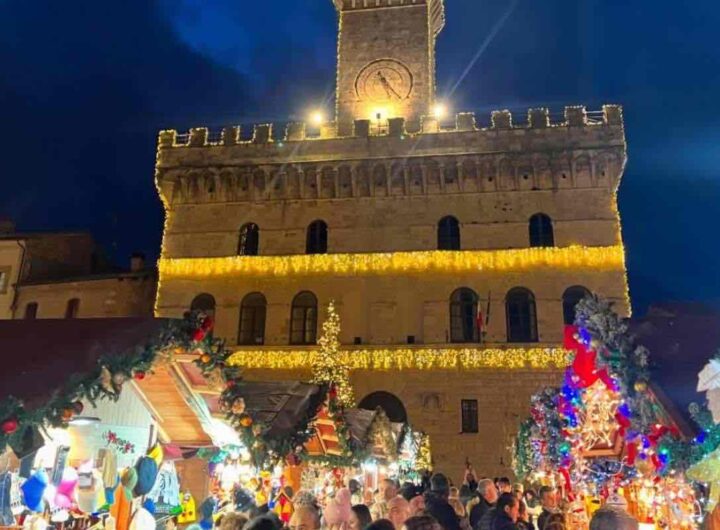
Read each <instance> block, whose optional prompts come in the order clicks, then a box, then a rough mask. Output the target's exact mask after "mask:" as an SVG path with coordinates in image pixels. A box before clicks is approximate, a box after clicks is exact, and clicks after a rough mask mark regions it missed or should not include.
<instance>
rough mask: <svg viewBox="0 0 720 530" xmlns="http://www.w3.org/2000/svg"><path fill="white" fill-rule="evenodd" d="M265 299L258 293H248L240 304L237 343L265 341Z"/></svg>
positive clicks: (259, 342)
mask: <svg viewBox="0 0 720 530" xmlns="http://www.w3.org/2000/svg"><path fill="white" fill-rule="evenodd" d="M266 314H267V301H266V300H265V297H264V296H263V295H262V294H260V293H250V294H249V295H247V296H245V298H243V300H242V303H241V304H240V328H239V329H238V344H264V343H265V316H266Z"/></svg>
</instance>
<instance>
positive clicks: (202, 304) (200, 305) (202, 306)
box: [190, 293, 215, 317]
mask: <svg viewBox="0 0 720 530" xmlns="http://www.w3.org/2000/svg"><path fill="white" fill-rule="evenodd" d="M190 311H202V312H203V313H205V314H206V315H207V316H209V317H215V297H213V295H211V294H207V293H202V294H199V295H197V296H196V297H195V298H193V301H192V303H191V304H190Z"/></svg>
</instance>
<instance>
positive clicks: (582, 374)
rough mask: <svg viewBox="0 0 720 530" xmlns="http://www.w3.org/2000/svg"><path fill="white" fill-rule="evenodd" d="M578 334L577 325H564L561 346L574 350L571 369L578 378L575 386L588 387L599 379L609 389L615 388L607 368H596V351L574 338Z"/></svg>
mask: <svg viewBox="0 0 720 530" xmlns="http://www.w3.org/2000/svg"><path fill="white" fill-rule="evenodd" d="M579 334H580V330H579V328H578V327H577V326H565V330H564V335H565V336H564V339H563V346H564V347H565V349H567V350H572V351H574V352H575V359H573V363H572V370H573V372H575V375H576V376H577V378H578V380H579V381H578V384H577V386H578V387H580V388H588V387H590V386H592V385H594V384H595V383H596V382H597V380H598V379H600V380H601V381H602V382H603V383H605V386H606V387H607V388H609V389H610V390H617V385H616V384H615V381H613V378H612V377H610V374H609V373H608V371H607V368H603V369H601V370H598V367H597V352H596V351H593V350H591V349H590V348H588V347H587V346H585V345H584V344H582V343H581V342H579V341H578V340H577V339H576V338H575V336H576V335H579Z"/></svg>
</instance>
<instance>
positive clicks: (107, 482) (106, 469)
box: [98, 449, 118, 489]
mask: <svg viewBox="0 0 720 530" xmlns="http://www.w3.org/2000/svg"><path fill="white" fill-rule="evenodd" d="M98 459H99V460H100V461H101V462H102V465H101V468H100V469H101V472H102V480H103V485H104V486H105V488H113V489H114V488H115V487H116V486H117V478H118V471H117V454H115V451H114V450H112V449H100V450H99V451H98Z"/></svg>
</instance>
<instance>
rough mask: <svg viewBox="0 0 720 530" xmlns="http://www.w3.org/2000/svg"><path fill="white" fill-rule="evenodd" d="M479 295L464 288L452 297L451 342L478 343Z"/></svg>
mask: <svg viewBox="0 0 720 530" xmlns="http://www.w3.org/2000/svg"><path fill="white" fill-rule="evenodd" d="M477 319H478V295H477V294H476V293H475V291H473V290H472V289H468V288H466V287H463V288H461V289H457V290H456V291H455V292H453V294H452V295H451V296H450V342H478V340H479V337H480V333H479V331H480V330H479V328H478V321H477Z"/></svg>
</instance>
